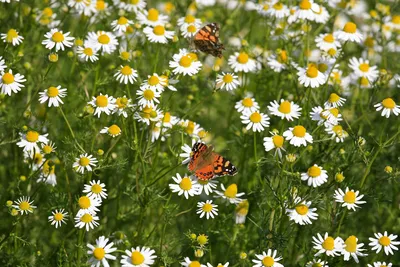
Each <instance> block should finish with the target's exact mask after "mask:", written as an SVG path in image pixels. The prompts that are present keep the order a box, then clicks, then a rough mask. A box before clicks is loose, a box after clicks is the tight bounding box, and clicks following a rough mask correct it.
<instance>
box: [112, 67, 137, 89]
mask: <svg viewBox="0 0 400 267" xmlns="http://www.w3.org/2000/svg"><path fill="white" fill-rule="evenodd" d="M114 77H115V79H116V80H117V81H118V82H119V83H124V84H128V83H130V84H133V83H134V82H136V78H137V77H138V73H137V71H136V70H134V69H133V68H131V67H129V66H128V65H125V66H122V65H121V66H120V68H119V69H118V71H117V73H115V74H114Z"/></svg>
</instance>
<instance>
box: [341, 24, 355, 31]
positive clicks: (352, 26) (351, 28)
mask: <svg viewBox="0 0 400 267" xmlns="http://www.w3.org/2000/svg"><path fill="white" fill-rule="evenodd" d="M343 31H344V32H347V33H356V31H357V25H356V24H354V23H353V22H347V23H346V25H344V27H343Z"/></svg>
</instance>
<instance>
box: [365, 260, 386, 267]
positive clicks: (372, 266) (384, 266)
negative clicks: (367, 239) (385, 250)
mask: <svg viewBox="0 0 400 267" xmlns="http://www.w3.org/2000/svg"><path fill="white" fill-rule="evenodd" d="M373 264H374V265H371V264H368V267H382V266H383V267H392V263H390V262H389V263H386V262H380V261H376V262H374V263H373Z"/></svg>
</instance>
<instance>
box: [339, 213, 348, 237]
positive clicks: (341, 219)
mask: <svg viewBox="0 0 400 267" xmlns="http://www.w3.org/2000/svg"><path fill="white" fill-rule="evenodd" d="M346 214H347V209H346V210H345V211H344V212H343V214H342V217H341V218H340V221H339V225H338V229H337V231H336V236H339V235H340V228H341V227H342V223H343V220H344V217H346Z"/></svg>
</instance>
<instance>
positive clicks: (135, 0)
mask: <svg viewBox="0 0 400 267" xmlns="http://www.w3.org/2000/svg"><path fill="white" fill-rule="evenodd" d="M130 2H131V4H132V5H137V4H138V3H139V0H130Z"/></svg>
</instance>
